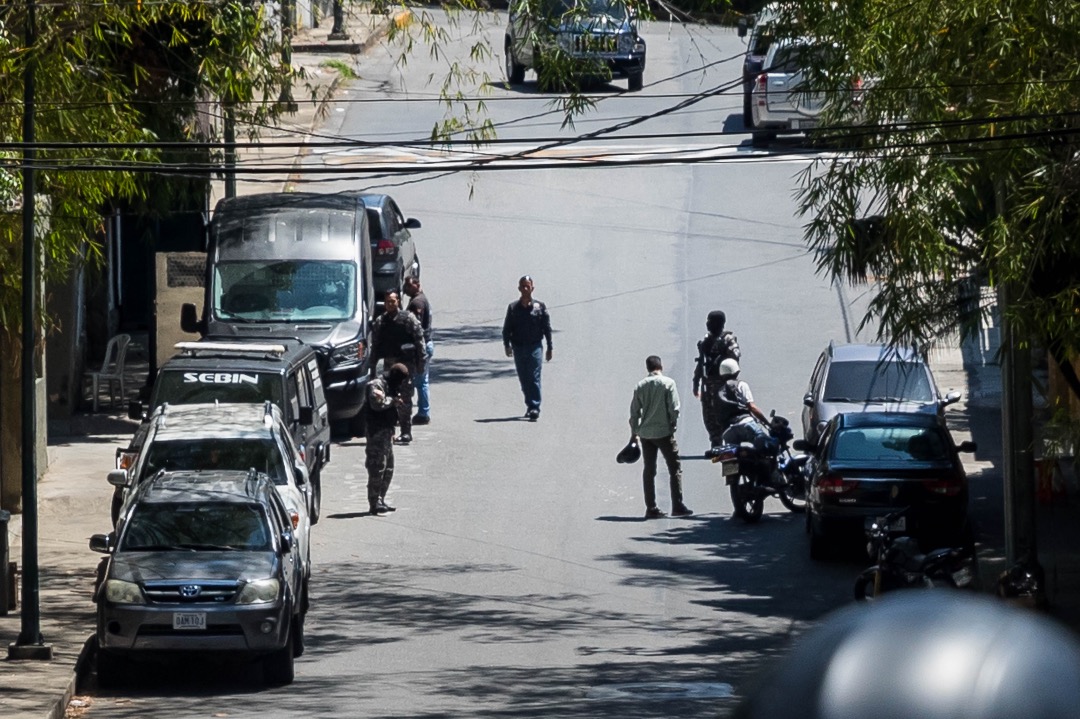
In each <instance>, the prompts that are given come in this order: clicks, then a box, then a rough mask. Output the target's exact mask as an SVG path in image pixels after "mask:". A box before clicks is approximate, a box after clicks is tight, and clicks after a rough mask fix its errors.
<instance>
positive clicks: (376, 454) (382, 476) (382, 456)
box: [364, 427, 394, 504]
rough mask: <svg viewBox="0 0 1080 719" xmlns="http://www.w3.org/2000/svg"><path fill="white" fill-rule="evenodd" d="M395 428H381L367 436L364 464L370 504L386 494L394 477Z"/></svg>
mask: <svg viewBox="0 0 1080 719" xmlns="http://www.w3.org/2000/svg"><path fill="white" fill-rule="evenodd" d="M393 439H394V428H393V427H390V428H387V429H380V430H378V431H376V432H374V433H372V434H370V435H368V437H367V446H366V447H365V448H364V455H365V458H364V466H365V467H366V468H367V476H368V480H367V495H368V504H374V503H375V502H377V501H379V500H380V499H382V498H383V497H385V496H386V490H388V489H389V488H390V480H392V479H393V478H394V442H393Z"/></svg>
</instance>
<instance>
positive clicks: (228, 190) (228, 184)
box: [223, 99, 236, 197]
mask: <svg viewBox="0 0 1080 719" xmlns="http://www.w3.org/2000/svg"><path fill="white" fill-rule="evenodd" d="M223 106H224V110H225V197H236V112H235V110H233V102H232V99H228V100H226V101H225V102H224V103H223Z"/></svg>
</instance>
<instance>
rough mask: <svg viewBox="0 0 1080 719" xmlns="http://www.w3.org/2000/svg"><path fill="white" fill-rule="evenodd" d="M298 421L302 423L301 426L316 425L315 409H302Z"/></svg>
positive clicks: (297, 416)
mask: <svg viewBox="0 0 1080 719" xmlns="http://www.w3.org/2000/svg"><path fill="white" fill-rule="evenodd" d="M296 419H297V420H299V421H300V424H315V408H314V407H301V408H300V411H299V412H298V413H297V415H296Z"/></svg>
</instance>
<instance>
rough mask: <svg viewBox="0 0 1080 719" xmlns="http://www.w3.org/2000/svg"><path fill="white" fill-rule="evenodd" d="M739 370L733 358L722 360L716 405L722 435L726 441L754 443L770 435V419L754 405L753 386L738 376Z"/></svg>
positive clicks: (722, 439) (722, 438)
mask: <svg viewBox="0 0 1080 719" xmlns="http://www.w3.org/2000/svg"><path fill="white" fill-rule="evenodd" d="M739 371H740V370H739V363H738V362H737V361H735V360H733V359H726V360H724V361H723V362H721V363H720V378H721V380H722V381H723V384H722V385H721V386H720V389H719V390H718V391H717V406H718V409H719V418H720V421H721V422H722V423H723V428H724V429H723V434H722V435H721V441H722V442H723V443H724V444H739V443H740V442H753V441H754V440H755V439H757V438H758V437H767V436H768V435H769V433H768V431H767V430H766V429H765V427H767V426H768V424H769V418H768V417H766V416H765V413H764V412H762V411H761V410H760V409H758V406H757V405H756V404H754V394H753V392H751V391H750V385H748V384H747V383H746V382H744V381H742V380H740V379H739Z"/></svg>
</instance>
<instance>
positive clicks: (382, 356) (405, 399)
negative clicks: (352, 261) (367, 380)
mask: <svg viewBox="0 0 1080 719" xmlns="http://www.w3.org/2000/svg"><path fill="white" fill-rule="evenodd" d="M383 302H384V305H385V307H386V309H385V311H384V312H383V313H382V314H381V315H379V316H378V317H376V318H375V322H374V323H373V324H372V326H371V372H372V376H373V377H374V376H375V372H376V367H377V366H378V364H379V360H382V361H383V367H384V368H385V367H389V366H390V365H392V364H394V363H397V362H400V363H401V364H403V365H405V367H407V368H408V370H409V374H408V376H407V377H406V378H405V381H404V382H402V384H401V390H400V392H401V394H400V396H401V400H402V401H401V404H399V405H398V424H399V425H400V426H401V433H400V434H399V435H398V438H397V441H398V442H401V443H402V444H408V443H409V442H411V441H412V409H413V401H412V396H413V385H412V378H413V377H419V376H420V375H422V374H423V373H424V364H425V362H427V352H426V351H425V349H424V328H423V327H422V326H421V325H420V320H418V319H416V315H414V314H413V313H412V312H404V311H403V310H402V309H401V295H400V294H399V293H398V292H397V290H390V291H389V292H387V293H386V296H385V298H384V299H383Z"/></svg>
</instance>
